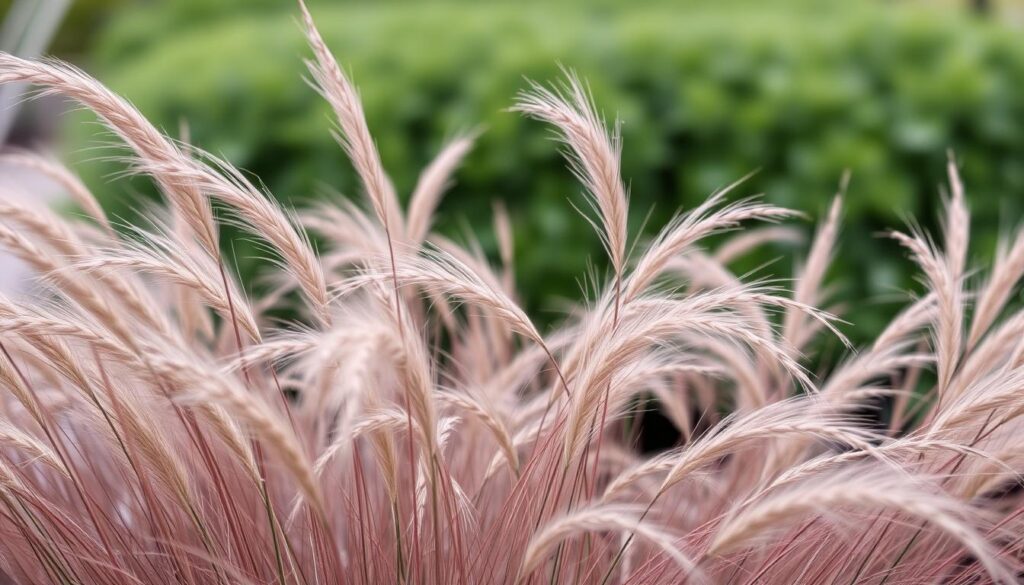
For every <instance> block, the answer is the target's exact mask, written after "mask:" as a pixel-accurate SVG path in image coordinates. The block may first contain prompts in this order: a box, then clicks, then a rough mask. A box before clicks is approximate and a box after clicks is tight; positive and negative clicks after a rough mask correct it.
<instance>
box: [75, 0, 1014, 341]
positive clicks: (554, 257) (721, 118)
mask: <svg viewBox="0 0 1024 585" xmlns="http://www.w3.org/2000/svg"><path fill="white" fill-rule="evenodd" d="M188 4H189V3H184V5H185V6H187V5H188ZM605 4H606V6H605V7H604V8H603V9H600V10H595V9H592V8H590V9H588V8H587V7H586V6H583V5H581V3H557V4H556V5H550V3H540V4H537V3H530V2H526V3H522V2H517V3H493V2H492V3H482V5H478V4H473V3H468V4H467V3H454V4H452V3H448V4H444V3H441V4H439V3H423V4H418V3H414V4H411V5H410V4H409V3H399V4H397V5H395V4H389V5H384V6H366V5H354V6H346V7H344V8H326V7H325V8H324V9H323V10H322V11H321V18H320V20H321V22H322V23H323V27H324V35H325V37H326V38H327V39H328V41H329V42H330V43H331V45H332V46H333V47H335V48H336V50H337V51H338V54H339V55H340V56H341V59H342V62H343V63H344V65H345V66H346V67H350V68H351V70H352V72H353V74H354V76H355V78H356V79H357V80H358V81H360V82H361V91H362V97H363V100H364V102H365V103H366V104H367V117H368V121H369V124H370V128H372V129H373V130H374V132H375V135H376V136H377V139H378V145H379V147H380V150H381V157H382V159H383V160H384V161H385V164H386V165H387V167H388V168H389V169H390V170H391V171H392V176H393V178H394V181H395V185H396V187H397V190H398V193H399V195H400V197H401V198H402V199H403V200H405V198H406V197H407V196H408V194H409V193H411V191H412V188H413V185H414V183H415V180H416V174H417V171H418V169H420V168H422V166H423V165H424V164H426V163H427V162H428V161H429V160H430V159H431V158H432V157H433V156H434V155H435V154H436V152H437V150H438V149H439V148H440V146H441V144H443V142H444V141H445V139H447V138H450V137H451V136H453V135H456V134H458V133H460V132H465V131H469V130H472V129H475V128H478V127H479V128H482V130H483V132H482V134H481V135H480V137H479V139H478V140H477V144H476V146H475V148H474V149H473V151H472V152H471V153H470V155H469V157H470V159H469V161H470V164H469V165H467V167H466V168H465V169H464V170H462V171H460V172H459V173H458V174H457V175H456V177H455V183H454V187H453V189H452V190H451V193H450V195H449V196H448V197H447V199H446V202H445V205H444V206H443V207H442V209H441V210H440V217H439V219H438V223H439V226H440V229H441V231H442V232H444V233H447V234H449V235H454V236H458V235H461V234H462V233H464V232H465V231H466V229H465V228H466V227H467V226H468V228H469V229H468V231H470V232H471V233H473V234H476V235H477V236H478V237H480V238H481V240H482V241H483V245H484V247H485V249H486V250H488V251H489V252H491V253H492V254H493V253H494V251H495V248H494V239H493V236H492V235H491V232H490V231H489V229H488V227H489V226H488V225H487V224H488V221H489V220H488V219H487V218H488V217H489V214H490V206H491V200H492V199H499V200H502V201H504V202H505V203H506V204H507V206H508V208H509V211H510V214H511V216H512V219H513V223H514V225H515V227H516V232H517V234H519V239H518V241H519V244H518V246H517V250H516V255H515V258H516V260H515V261H516V265H517V269H518V270H517V272H518V275H519V278H520V280H521V282H522V284H523V285H524V289H525V290H527V291H529V294H528V296H527V298H526V299H525V301H526V303H527V306H529V307H530V308H531V309H532V310H534V311H539V313H538V315H539V316H540V318H541V320H542V322H545V323H546V322H549V320H550V318H551V316H553V315H557V314H558V309H559V307H560V301H559V299H571V298H575V297H576V296H577V294H578V292H579V288H580V283H579V282H578V281H577V280H576V278H577V276H576V275H578V274H581V273H582V272H583V271H584V270H586V268H587V266H588V264H587V263H588V262H589V261H591V260H593V261H595V262H597V263H598V267H599V268H600V269H601V270H603V269H604V268H605V265H604V264H603V261H601V260H600V258H601V257H602V256H601V254H600V253H599V244H598V242H597V240H596V239H595V238H593V237H592V236H591V235H590V234H588V233H587V231H586V226H585V225H584V224H581V223H580V222H579V221H578V217H577V215H576V212H575V211H574V210H573V209H572V208H571V206H570V205H568V204H567V199H572V198H573V197H574V196H575V195H576V194H577V193H578V190H579V189H578V187H576V186H575V185H574V183H573V178H572V176H571V174H570V173H568V172H566V170H565V169H564V168H563V167H562V166H561V164H560V162H559V160H558V159H559V156H558V148H557V145H556V144H554V143H553V142H552V141H550V140H548V137H546V136H544V135H543V134H542V133H537V132H535V131H532V130H531V129H530V128H529V126H528V125H527V124H525V123H524V122H523V121H522V120H520V119H519V118H517V117H516V116H514V115H511V114H509V113H507V112H505V109H506V108H507V107H508V106H509V105H510V102H509V97H508V96H510V95H513V94H515V92H516V91H517V90H519V89H521V88H522V87H524V85H523V81H522V79H523V76H526V77H529V78H531V79H552V78H554V77H555V76H557V75H558V72H557V69H556V63H557V62H559V61H561V62H563V63H565V64H567V65H571V66H572V67H573V69H575V70H576V71H578V72H579V74H580V75H582V76H584V77H585V78H586V79H588V80H589V83H590V85H591V89H592V91H593V93H594V95H595V97H596V99H597V100H598V102H599V103H601V104H607V105H608V107H610V108H614V109H610V110H608V111H607V112H606V115H608V116H613V115H615V114H616V113H617V114H618V115H619V117H620V118H622V119H623V121H624V124H623V128H622V133H623V138H624V143H625V144H626V145H627V146H628V147H627V148H626V149H625V151H624V153H623V175H624V177H625V178H626V180H627V182H628V184H629V188H630V193H631V196H632V202H633V208H634V209H636V210H637V212H636V213H634V214H633V216H632V219H631V222H632V223H631V225H630V227H631V229H633V230H634V231H639V230H640V228H641V227H642V225H643V224H644V222H645V220H647V225H649V226H658V225H662V224H663V223H664V222H666V221H667V220H668V219H669V217H671V215H672V214H673V213H674V211H675V210H676V209H677V208H679V207H680V206H682V207H683V208H692V207H694V206H696V205H697V204H699V203H700V202H701V201H703V199H704V198H705V197H707V196H708V194H710V193H712V192H713V191H714V190H716V189H719V188H722V187H724V186H725V185H727V184H729V183H731V182H733V181H735V180H736V179H737V178H739V177H742V176H744V175H746V174H747V173H750V172H752V171H756V173H755V174H754V175H753V176H752V177H751V178H750V179H749V180H748V181H747V182H746V184H745V186H744V187H743V190H744V191H745V192H747V193H758V192H763V193H765V194H766V200H768V201H770V202H772V203H775V204H778V205H784V206H789V207H794V208H797V209H801V210H805V211H808V212H810V213H814V214H818V213H821V212H822V211H823V210H824V208H825V206H826V204H827V202H828V201H829V200H830V198H831V196H832V194H834V192H835V191H836V189H837V185H838V183H839V180H840V177H841V176H842V175H843V173H844V171H845V170H847V169H848V170H850V171H851V172H852V181H851V183H850V187H849V189H850V196H849V198H848V200H847V205H846V207H845V209H844V213H845V214H846V218H847V221H846V224H847V225H848V226H849V227H848V229H847V230H845V231H844V233H843V234H841V236H840V240H841V242H842V243H843V245H844V246H845V247H846V248H847V249H850V250H858V251H859V252H860V253H857V254H851V255H848V256H844V257H843V258H840V259H839V260H838V261H837V265H836V269H835V270H836V275H835V276H836V280H835V285H836V286H837V287H838V288H839V290H840V291H841V293H842V294H841V295H840V296H839V297H838V300H839V301H841V302H851V301H852V302H854V303H855V304H857V305H858V307H859V308H858V309H857V311H856V312H855V314H854V315H853V316H852V319H851V320H852V321H854V322H855V323H856V324H857V326H856V328H848V329H845V330H844V331H845V332H846V333H847V334H849V335H850V336H851V338H853V339H855V340H862V341H866V340H868V339H870V337H871V336H872V335H874V334H876V333H877V332H878V330H879V329H880V328H881V327H882V326H883V325H884V323H885V322H886V320H887V319H888V318H889V317H890V316H891V313H892V312H893V311H894V310H895V308H896V306H895V305H886V304H884V303H878V302H877V301H878V300H879V299H883V300H884V299H891V298H892V297H893V293H894V292H897V291H899V290H904V289H906V288H907V287H909V286H910V285H911V284H912V283H911V282H909V281H908V280H907V277H906V275H907V274H909V270H908V266H907V265H906V263H904V262H903V259H902V256H901V255H900V254H899V252H898V250H897V249H896V248H895V247H894V245H893V244H892V243H891V242H888V241H886V240H884V239H879V238H878V237H877V233H878V232H879V231H881V230H883V229H885V228H886V227H887V226H890V225H893V223H894V222H899V221H900V220H901V219H902V216H901V215H900V214H910V215H914V216H916V217H921V218H931V217H934V216H935V215H936V213H935V212H936V209H935V208H934V205H933V202H934V201H936V197H935V195H936V193H938V191H939V185H938V183H937V182H936V181H935V180H934V177H935V176H936V174H937V173H940V172H941V171H942V169H943V165H944V164H945V157H946V154H945V153H946V149H949V148H952V149H954V150H955V151H956V153H957V157H958V159H959V160H960V161H962V165H963V172H964V175H965V180H966V182H967V183H968V184H969V185H970V186H971V194H972V200H973V201H974V208H973V210H974V217H975V219H976V220H977V222H978V226H977V227H978V228H979V230H978V232H977V238H976V240H977V242H978V244H979V250H982V251H984V250H991V249H992V248H993V247H994V244H995V233H996V230H995V226H997V225H998V224H1000V220H999V218H1000V217H1007V216H1009V217H1013V216H1014V214H1015V213H1017V212H1019V211H1021V206H1020V203H1019V202H1018V201H1017V199H1015V198H1013V197H1012V196H1011V195H1012V194H1013V193H1016V192H1019V191H1020V190H1021V189H1022V188H1024V172H1022V170H1021V166H1020V165H1019V164H1018V159H1019V154H1020V152H1021V151H1022V150H1021V148H1022V146H1024V142H1022V141H1024V134H1022V133H1021V132H1020V131H1019V129H1018V128H1019V124H1016V123H1015V120H1020V119H1022V117H1024V97H1022V94H1021V93H1020V92H1019V91H1017V88H1018V87H1020V86H1021V85H1022V84H1024V48H1022V46H1021V45H1020V43H1018V42H1017V39H1016V36H1017V33H1016V32H1015V31H1010V30H1003V29H1001V28H999V27H997V26H995V25H991V24H987V23H984V22H976V21H973V20H971V19H969V18H968V17H967V16H966V15H962V14H958V13H952V12H946V13H942V12H941V11H930V13H924V12H923V10H921V9H919V8H914V7H910V8H907V9H900V8H899V7H897V6H893V5H891V4H886V5H885V7H884V10H883V9H881V8H879V7H871V8H866V9H856V8H839V7H832V8H827V9H826V8H822V7H821V6H820V5H811V6H810V7H808V6H806V5H805V4H806V3H803V4H801V3H790V4H792V5H791V6H789V7H788V8H778V7H777V6H776V7H771V8H769V7H764V6H760V7H759V6H757V5H753V6H743V5H742V4H741V5H740V6H741V7H737V6H738V5H737V3H735V2H733V3H726V5H725V6H726V7H725V8H721V7H709V6H707V5H706V4H701V3H693V4H692V6H691V7H690V9H688V10H679V9H678V7H677V6H676V5H674V4H672V3H641V4H635V3H630V4H629V7H628V8H624V7H623V6H621V4H617V3H605ZM205 6H206V7H205V8H203V10H204V11H207V12H209V11H218V10H221V9H219V8H217V7H216V5H211V4H206V5H205ZM166 10H168V11H171V12H172V13H173V14H171V15H167V14H163V13H161V12H158V13H156V14H149V13H147V12H142V13H141V14H138V15H136V16H135V17H132V18H125V19H124V21H123V22H122V24H123V26H122V27H119V28H115V30H114V31H112V32H111V34H110V35H109V36H108V40H107V43H106V44H105V45H104V47H102V50H101V52H100V54H99V57H98V62H97V66H98V67H99V68H100V69H101V70H104V71H106V72H107V73H108V74H109V75H107V78H108V79H109V80H110V82H111V85H112V87H114V88H115V89H117V90H120V91H122V92H124V93H125V94H127V95H130V96H132V99H133V100H134V102H135V103H136V104H137V105H138V107H139V108H140V109H141V110H142V111H143V112H144V113H145V114H147V115H148V116H150V117H151V118H152V119H153V120H154V121H155V122H156V124H157V125H158V126H160V127H163V128H165V129H167V130H169V131H172V133H174V132H177V129H178V127H179V124H180V122H181V121H182V120H185V121H187V122H188V123H189V126H190V130H191V136H192V139H193V141H195V142H196V143H197V144H200V145H202V146H204V147H205V148H207V149H208V150H211V151H213V152H216V153H218V154H222V155H223V156H224V157H225V158H226V159H228V160H230V161H232V162H233V163H235V164H236V165H237V166H239V167H240V168H243V169H245V170H247V171H252V172H253V173H254V174H255V175H256V176H259V177H260V178H261V179H262V180H263V181H265V182H266V184H267V185H268V186H269V187H270V188H271V190H272V191H273V192H274V193H275V194H277V195H278V196H279V197H282V198H283V199H284V201H286V202H289V203H299V204H304V203H306V202H308V201H309V200H310V199H322V198H331V197H336V196H337V195H335V194H334V193H335V191H338V192H341V193H344V194H346V195H352V194H354V193H356V192H358V181H357V179H356V175H355V174H354V173H353V172H352V170H351V168H350V167H348V166H347V165H345V164H344V162H343V161H342V160H341V159H339V157H338V156H337V153H336V152H335V151H334V150H333V149H332V148H331V145H332V142H333V141H332V139H331V137H330V136H329V134H328V133H327V132H325V131H324V130H325V128H327V127H329V126H330V124H331V122H330V121H329V118H328V112H327V110H326V107H325V106H323V105H322V104H320V103H318V102H317V101H316V100H315V96H313V95H311V93H310V92H309V91H307V90H306V88H305V87H304V86H303V84H302V83H301V81H300V80H299V77H298V76H297V75H296V74H295V73H294V71H293V68H292V67H291V65H292V62H293V61H294V58H295V56H296V55H298V54H299V53H300V52H301V43H302V40H301V38H300V36H301V35H300V34H299V32H298V30H297V27H296V26H295V25H294V19H293V18H292V16H291V15H290V14H280V13H278V12H275V11H269V12H266V11H264V12H254V15H253V16H251V17H245V16H232V17H231V18H230V19H227V20H218V19H217V18H216V16H215V15H213V14H206V18H205V19H204V20H201V21H200V22H202V23H203V24H200V25H194V26H193V27H192V28H191V29H187V28H186V29H185V30H186V31H187V32H186V33H184V34H176V35H174V36H173V38H170V39H169V40H165V41H162V42H156V43H154V42H152V41H151V39H152V38H153V37H154V36H157V37H160V36H161V35H163V37H164V38H166V36H167V35H165V34H163V33H161V32H159V30H157V29H169V30H176V31H178V30H180V28H176V27H175V26H170V25H168V22H170V23H172V24H173V23H176V22H179V23H180V22H185V21H187V20H188V18H189V15H188V14H187V13H186V12H184V11H185V9H184V8H174V7H169V8H167V9H166ZM224 12H227V11H226V10H224ZM234 14H235V15H237V14H238V11H235V12H234ZM739 15H742V16H744V17H743V18H738V16H739ZM454 22H458V26H453V25H452V23H454ZM83 142H84V141H83ZM83 142H79V144H82V143H83ZM86 143H88V144H93V143H92V142H86ZM89 156H90V158H94V157H95V153H90V155H89ZM115 168H116V167H110V166H103V167H96V168H87V169H86V179H87V182H88V183H89V184H91V185H99V184H102V182H101V181H102V178H104V177H105V175H106V174H107V173H109V172H112V171H113V170H114V169H115ZM523 169H530V172H528V173H526V172H523ZM133 188H134V189H136V190H142V189H144V187H138V186H134V187H133ZM104 192H105V193H106V194H105V195H104V203H105V204H106V205H108V206H109V207H110V209H111V210H112V212H114V213H116V214H118V215H120V214H123V213H125V212H126V210H127V208H128V207H129V206H131V205H134V199H133V197H131V196H126V195H125V194H123V193H121V194H116V195H114V194H111V193H112V192H111V191H110V190H109V188H105V189H104ZM481 194H485V195H486V196H481ZM931 227H935V226H931ZM646 233H651V232H650V231H649V230H648V231H647V232H646ZM537 242H543V243H544V244H545V245H544V246H536V245H533V244H534V243H537ZM792 250H793V248H792V247H791V246H787V245H785V244H781V245H774V246H770V247H769V248H768V249H766V250H764V251H762V252H759V253H757V254H755V255H753V256H752V257H750V258H749V259H744V261H743V262H742V263H741V264H742V265H741V269H740V271H741V272H744V271H747V270H753V269H755V268H758V267H760V266H762V265H764V264H765V263H767V262H771V261H774V260H776V259H777V258H779V257H780V255H781V256H782V257H784V258H790V253H791V252H792ZM243 255H244V254H243ZM788 264H789V262H788V261H786V262H783V263H782V266H781V267H777V268H773V271H777V270H783V268H785V266H787V265H788ZM243 269H246V270H247V268H246V267H245V266H243ZM783 273H785V272H784V271H783ZM865 298H871V299H874V302H873V303H869V304H867V306H865V305H864V304H863V303H861V302H860V301H861V300H862V299H865Z"/></svg>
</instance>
